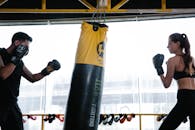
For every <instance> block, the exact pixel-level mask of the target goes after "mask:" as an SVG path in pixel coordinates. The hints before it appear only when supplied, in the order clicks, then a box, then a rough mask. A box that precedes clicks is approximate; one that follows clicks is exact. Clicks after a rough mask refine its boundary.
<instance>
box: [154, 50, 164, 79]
mask: <svg viewBox="0 0 195 130" xmlns="http://www.w3.org/2000/svg"><path fill="white" fill-rule="evenodd" d="M163 61H164V55H163V54H156V55H155V56H154V57H153V64H154V67H155V69H156V71H157V74H158V75H162V74H164V70H163V68H162V64H163Z"/></svg>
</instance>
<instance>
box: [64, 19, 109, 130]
mask: <svg viewBox="0 0 195 130" xmlns="http://www.w3.org/2000/svg"><path fill="white" fill-rule="evenodd" d="M107 30H108V26H107V25H105V24H100V23H93V22H83V23H82V29H81V34H80V39H79V43H78V48H77V54H76V63H75V66H74V70H73V74H72V81H71V88H70V92H69V98H68V103H67V108H66V112H65V121H64V128H63V130H97V128H98V121H99V114H100V113H99V112H100V104H101V97H102V89H103V77H104V54H105V42H106V33H107Z"/></svg>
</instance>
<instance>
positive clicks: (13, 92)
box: [0, 48, 24, 106]
mask: <svg viewBox="0 0 195 130" xmlns="http://www.w3.org/2000/svg"><path fill="white" fill-rule="evenodd" d="M0 55H1V57H2V60H3V62H4V65H6V64H8V63H10V60H11V55H10V54H9V53H8V52H7V50H6V49H5V48H0ZM23 65H24V64H23V62H22V61H20V62H19V64H18V65H17V66H16V68H15V70H14V71H13V73H12V74H11V75H10V76H9V77H8V78H7V79H5V80H3V79H1V78H0V104H1V105H3V106H7V105H12V104H13V103H14V104H15V103H16V102H17V97H18V96H19V87H20V80H21V76H22V68H23Z"/></svg>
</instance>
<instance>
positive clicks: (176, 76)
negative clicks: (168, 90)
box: [173, 71, 195, 80]
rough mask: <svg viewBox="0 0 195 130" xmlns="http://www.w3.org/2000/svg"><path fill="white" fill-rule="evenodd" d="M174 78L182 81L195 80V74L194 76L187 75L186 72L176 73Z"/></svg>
mask: <svg viewBox="0 0 195 130" xmlns="http://www.w3.org/2000/svg"><path fill="white" fill-rule="evenodd" d="M173 78H174V79H175V80H178V79H181V78H195V73H193V74H192V75H190V74H188V73H186V72H185V71H175V73H174V75H173Z"/></svg>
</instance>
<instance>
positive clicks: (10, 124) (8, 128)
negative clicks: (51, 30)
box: [0, 32, 60, 130]
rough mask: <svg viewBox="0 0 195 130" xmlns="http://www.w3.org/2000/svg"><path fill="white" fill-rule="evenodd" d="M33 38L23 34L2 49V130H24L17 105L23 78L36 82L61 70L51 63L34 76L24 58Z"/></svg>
mask: <svg viewBox="0 0 195 130" xmlns="http://www.w3.org/2000/svg"><path fill="white" fill-rule="evenodd" d="M30 42H32V38H31V37H30V36H29V35H28V34H26V33H23V32H17V33H15V34H14V35H13V37H12V44H11V45H10V46H9V47H8V48H7V49H5V48H0V126H1V129H2V130H23V129H24V128H23V122H22V113H21V111H20V108H19V107H18V104H17V97H18V96H19V86H20V80H21V76H23V77H24V78H26V79H27V80H28V81H30V82H32V83H33V82H36V81H39V80H41V79H42V78H43V77H45V76H47V75H49V74H50V73H51V72H52V71H54V70H58V69H60V63H59V62H58V61H57V60H53V61H50V62H49V63H48V65H47V67H45V68H44V69H43V70H42V71H41V72H40V73H36V74H32V73H31V72H30V71H29V70H28V68H27V67H26V66H25V65H24V63H23V61H22V58H23V57H24V56H25V55H27V54H28V50H29V44H30Z"/></svg>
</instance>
